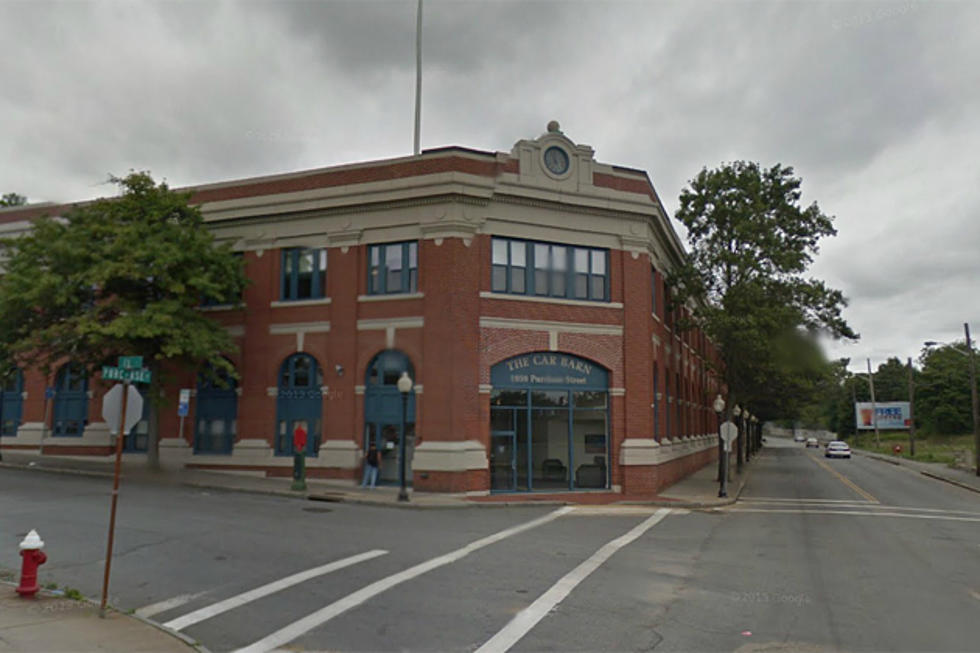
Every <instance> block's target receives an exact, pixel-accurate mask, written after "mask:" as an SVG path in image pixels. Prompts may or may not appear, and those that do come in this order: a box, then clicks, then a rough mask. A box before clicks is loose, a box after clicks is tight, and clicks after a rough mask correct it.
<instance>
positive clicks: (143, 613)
mask: <svg viewBox="0 0 980 653" xmlns="http://www.w3.org/2000/svg"><path fill="white" fill-rule="evenodd" d="M204 594H207V592H198V593H196V594H179V595H177V596H174V597H171V598H169V599H167V600H165V601H157V602H156V603H151V604H150V605H144V606H143V607H142V608H139V609H138V610H136V616H138V617H143V618H147V617H152V616H153V615H155V614H160V613H161V612H166V611H167V610H173V609H174V608H179V607H180V606H182V605H184V604H185V603H188V602H190V601H193V600H194V599H196V598H197V597H199V596H203V595H204Z"/></svg>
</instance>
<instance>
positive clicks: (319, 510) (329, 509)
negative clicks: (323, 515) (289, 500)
mask: <svg viewBox="0 0 980 653" xmlns="http://www.w3.org/2000/svg"><path fill="white" fill-rule="evenodd" d="M303 512H333V508H303Z"/></svg>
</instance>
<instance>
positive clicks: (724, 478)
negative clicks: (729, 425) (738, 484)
mask: <svg viewBox="0 0 980 653" xmlns="http://www.w3.org/2000/svg"><path fill="white" fill-rule="evenodd" d="M718 446H719V447H720V451H721V487H720V488H718V496H719V497H727V496H728V452H727V451H725V441H724V440H723V439H722V437H721V415H720V414H719V415H718Z"/></svg>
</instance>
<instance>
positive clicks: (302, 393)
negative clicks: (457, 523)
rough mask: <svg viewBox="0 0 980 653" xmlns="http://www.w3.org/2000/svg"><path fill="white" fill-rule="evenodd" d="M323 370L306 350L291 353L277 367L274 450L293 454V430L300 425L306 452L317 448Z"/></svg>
mask: <svg viewBox="0 0 980 653" xmlns="http://www.w3.org/2000/svg"><path fill="white" fill-rule="evenodd" d="M322 386H323V370H322V368H321V367H320V364H319V363H317V360H316V359H315V358H313V357H312V356H310V355H309V354H293V355H292V356H290V357H289V358H287V359H286V360H284V361H283V363H282V366H281V367H280V368H279V392H278V399H277V400H276V453H277V454H279V455H288V456H291V455H293V453H294V451H293V433H294V431H295V430H296V428H297V427H298V426H303V428H304V429H305V430H306V433H307V439H306V455H307V456H316V455H317V453H318V452H319V450H320V433H321V420H322V417H323V394H322V393H321V391H320V388H321V387H322Z"/></svg>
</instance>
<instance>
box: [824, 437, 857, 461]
mask: <svg viewBox="0 0 980 653" xmlns="http://www.w3.org/2000/svg"><path fill="white" fill-rule="evenodd" d="M823 455H824V457H825V458H850V457H851V448H850V447H849V446H848V445H847V443H846V442H841V441H840V440H834V441H833V442H831V443H830V444H828V445H827V451H825V452H824V454H823Z"/></svg>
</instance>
